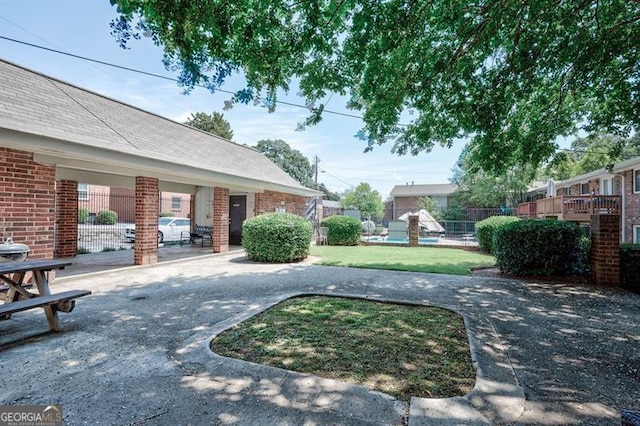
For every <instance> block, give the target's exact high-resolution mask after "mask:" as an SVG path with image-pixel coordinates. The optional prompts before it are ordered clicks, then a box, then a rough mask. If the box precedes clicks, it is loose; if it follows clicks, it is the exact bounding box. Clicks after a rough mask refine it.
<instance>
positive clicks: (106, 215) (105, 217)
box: [96, 210, 118, 225]
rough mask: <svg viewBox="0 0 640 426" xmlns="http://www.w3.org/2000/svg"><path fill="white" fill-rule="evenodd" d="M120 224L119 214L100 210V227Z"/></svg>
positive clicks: (97, 218) (97, 217) (97, 220)
mask: <svg viewBox="0 0 640 426" xmlns="http://www.w3.org/2000/svg"><path fill="white" fill-rule="evenodd" d="M117 222H118V213H116V212H114V211H113V210H100V211H99V212H98V214H97V215H96V223H97V224H98V225H115V224H116V223H117Z"/></svg>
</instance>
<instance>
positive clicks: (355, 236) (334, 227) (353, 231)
mask: <svg viewBox="0 0 640 426" xmlns="http://www.w3.org/2000/svg"><path fill="white" fill-rule="evenodd" d="M320 226H324V227H327V228H329V233H328V234H327V240H328V244H329V245H331V246H357V245H359V244H360V235H361V233H362V223H361V222H360V221H359V220H358V219H355V218H353V217H349V216H340V215H337V216H329V217H328V218H326V219H324V220H323V221H322V223H320Z"/></svg>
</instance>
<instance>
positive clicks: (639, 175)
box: [633, 170, 640, 192]
mask: <svg viewBox="0 0 640 426" xmlns="http://www.w3.org/2000/svg"><path fill="white" fill-rule="evenodd" d="M633 176H634V179H633V191H634V192H640V170H634V171H633Z"/></svg>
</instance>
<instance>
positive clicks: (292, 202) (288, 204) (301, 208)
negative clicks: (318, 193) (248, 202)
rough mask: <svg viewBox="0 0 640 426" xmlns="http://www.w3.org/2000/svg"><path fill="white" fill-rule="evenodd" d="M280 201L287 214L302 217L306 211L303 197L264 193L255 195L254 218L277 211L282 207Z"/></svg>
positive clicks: (273, 192) (272, 192)
mask: <svg viewBox="0 0 640 426" xmlns="http://www.w3.org/2000/svg"><path fill="white" fill-rule="evenodd" d="M282 201H284V208H285V210H286V211H287V213H294V214H297V215H299V216H304V213H305V210H306V206H305V201H306V199H305V197H303V196H302V195H292V194H285V193H282V192H276V191H264V192H263V193H261V194H256V207H255V214H256V216H258V215H261V214H264V213H273V212H275V211H277V209H278V207H281V206H282Z"/></svg>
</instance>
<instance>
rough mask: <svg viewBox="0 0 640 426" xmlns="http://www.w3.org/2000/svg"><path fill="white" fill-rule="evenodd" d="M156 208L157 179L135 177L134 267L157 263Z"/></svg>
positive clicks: (157, 202)
mask: <svg viewBox="0 0 640 426" xmlns="http://www.w3.org/2000/svg"><path fill="white" fill-rule="evenodd" d="M158 206H159V192H158V179H156V178H150V177H144V176H136V243H135V253H134V263H135V264H136V265H150V264H154V263H156V262H158Z"/></svg>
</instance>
